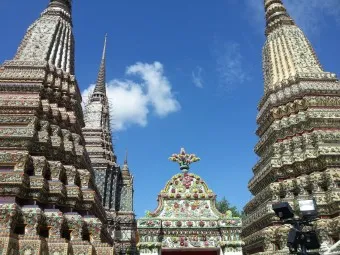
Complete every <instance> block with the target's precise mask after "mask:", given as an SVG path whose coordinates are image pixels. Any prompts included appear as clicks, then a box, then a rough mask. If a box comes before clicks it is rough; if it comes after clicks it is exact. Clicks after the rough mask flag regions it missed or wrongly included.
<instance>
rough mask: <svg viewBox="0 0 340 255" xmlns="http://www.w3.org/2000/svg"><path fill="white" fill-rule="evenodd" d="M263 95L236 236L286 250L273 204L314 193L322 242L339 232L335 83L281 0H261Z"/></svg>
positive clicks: (339, 105) (338, 91)
mask: <svg viewBox="0 0 340 255" xmlns="http://www.w3.org/2000/svg"><path fill="white" fill-rule="evenodd" d="M265 12H266V21H267V27H266V36H267V40H266V43H265V45H264V48H263V71H264V83H265V84H264V91H265V93H264V96H263V98H262V99H261V101H260V103H259V113H258V116H257V124H258V130H257V135H258V136H259V138H260V140H259V142H258V144H257V145H256V146H255V152H256V153H257V154H258V155H259V157H260V160H259V161H258V163H257V164H256V165H255V166H254V168H253V172H254V177H253V178H252V179H251V180H250V182H249V184H248V187H249V190H250V191H251V193H252V194H253V195H254V197H253V199H252V200H251V201H250V202H248V203H247V205H246V206H245V207H244V211H245V215H246V216H245V219H244V220H243V230H242V236H243V240H244V241H245V247H244V251H245V253H246V254H253V253H259V252H266V253H268V254H272V253H274V252H275V253H277V251H278V250H280V251H282V252H286V253H287V252H288V251H287V250H286V249H287V248H286V238H287V235H288V231H289V226H282V225H280V222H279V219H278V218H276V217H275V216H274V212H273V211H272V209H271V207H272V204H273V203H275V202H279V201H288V202H289V203H290V204H291V205H292V207H293V208H295V209H298V208H297V201H298V200H300V199H306V198H315V199H316V202H317V205H318V211H319V215H320V216H321V220H319V221H317V223H316V224H317V226H318V229H319V234H320V238H321V241H322V242H323V245H324V246H325V245H330V244H331V243H333V242H335V241H337V240H339V233H340V223H339V219H340V218H339V213H340V197H339V196H340V188H339V181H340V179H339V175H340V84H339V82H338V80H337V78H336V75H335V74H333V73H329V72H326V71H324V70H323V68H322V66H321V65H320V63H319V60H318V58H317V56H316V54H315V52H314V50H313V48H312V46H311V44H310V42H309V41H308V39H307V38H306V36H305V35H304V34H303V32H302V31H301V30H300V28H299V27H298V26H296V24H295V23H294V21H293V20H292V18H291V17H290V16H289V15H288V13H287V11H286V9H285V7H284V5H283V3H282V1H281V0H265Z"/></svg>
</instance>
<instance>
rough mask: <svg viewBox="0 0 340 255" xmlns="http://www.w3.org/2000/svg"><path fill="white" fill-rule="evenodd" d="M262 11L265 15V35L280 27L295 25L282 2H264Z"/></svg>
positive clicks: (266, 0)
mask: <svg viewBox="0 0 340 255" xmlns="http://www.w3.org/2000/svg"><path fill="white" fill-rule="evenodd" d="M264 9H265V13H266V35H268V34H269V33H270V32H271V31H273V30H274V29H275V28H277V27H280V26H282V25H294V24H295V22H294V21H293V19H292V18H291V17H290V16H289V14H288V12H287V10H286V8H285V6H284V5H283V3H282V0H264Z"/></svg>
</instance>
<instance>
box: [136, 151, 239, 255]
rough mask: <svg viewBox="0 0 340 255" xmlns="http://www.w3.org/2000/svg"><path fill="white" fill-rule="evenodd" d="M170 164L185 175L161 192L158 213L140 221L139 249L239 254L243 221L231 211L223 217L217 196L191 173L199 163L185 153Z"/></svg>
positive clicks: (172, 180)
mask: <svg viewBox="0 0 340 255" xmlns="http://www.w3.org/2000/svg"><path fill="white" fill-rule="evenodd" d="M170 160H172V161H174V162H177V163H178V164H179V166H180V169H181V171H182V173H179V174H176V175H174V176H173V177H172V178H171V179H170V180H169V181H168V182H167V183H166V185H165V187H164V189H163V190H161V192H160V193H159V195H158V207H157V209H156V210H155V211H153V212H150V211H148V212H147V213H146V216H145V217H143V218H141V219H139V220H138V223H137V227H138V232H139V235H140V242H139V247H140V249H142V250H143V249H146V250H144V252H145V251H147V250H148V249H151V248H152V247H153V248H155V249H156V248H157V247H162V249H174V248H175V249H177V248H180V249H182V248H190V249H192V248H214V249H216V248H219V247H230V249H232V250H233V251H236V250H237V251H239V250H240V247H241V245H242V241H241V240H240V232H241V225H242V222H241V219H240V218H238V217H233V215H232V213H231V211H228V212H227V213H226V214H222V213H220V212H219V211H218V210H217V208H216V195H215V194H214V192H213V191H212V190H211V189H209V187H208V185H207V184H206V182H205V181H204V180H203V179H202V178H201V177H200V176H198V175H196V174H193V173H189V167H190V164H192V163H194V162H197V161H199V160H200V159H199V158H198V157H196V156H195V155H194V154H187V153H185V151H184V149H182V150H181V152H180V153H179V154H173V155H172V156H171V157H170ZM232 247H234V248H232ZM228 249H229V248H228ZM142 253H143V252H142Z"/></svg>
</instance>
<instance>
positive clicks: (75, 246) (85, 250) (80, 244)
mask: <svg viewBox="0 0 340 255" xmlns="http://www.w3.org/2000/svg"><path fill="white" fill-rule="evenodd" d="M71 246H72V253H71V254H73V255H95V251H94V249H93V246H92V245H91V244H90V243H89V242H85V241H72V242H71Z"/></svg>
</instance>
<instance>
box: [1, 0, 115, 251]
mask: <svg viewBox="0 0 340 255" xmlns="http://www.w3.org/2000/svg"><path fill="white" fill-rule="evenodd" d="M71 9H72V6H71V0H50V3H49V5H48V7H47V9H46V10H44V11H43V13H42V14H41V16H40V18H39V19H38V20H36V21H35V22H34V23H33V24H32V25H31V26H30V27H29V28H28V30H27V33H26V35H25V37H24V39H23V41H22V42H21V44H20V46H19V48H18V51H17V53H16V55H15V57H14V59H13V60H10V61H6V62H5V63H4V64H3V65H2V66H1V69H0V90H1V93H0V123H1V130H0V168H1V173H0V177H1V178H0V214H1V217H0V250H1V254H6V255H7V254H71V253H72V254H92V252H94V250H95V251H96V252H97V253H96V254H112V253H113V249H112V248H111V247H110V246H109V244H107V243H112V239H111V238H110V236H109V235H108V234H106V233H107V231H106V228H102V226H103V224H106V215H105V210H104V208H103V206H102V204H101V199H100V195H99V193H98V191H97V189H96V187H95V185H94V182H93V170H92V168H91V164H90V160H89V158H88V155H87V152H86V150H85V142H84V139H83V135H82V127H83V126H84V121H83V115H82V108H81V96H80V93H79V89H78V85H77V81H76V79H75V76H74V38H73V32H72V16H71V15H72V14H71ZM102 230H103V231H102Z"/></svg>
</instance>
